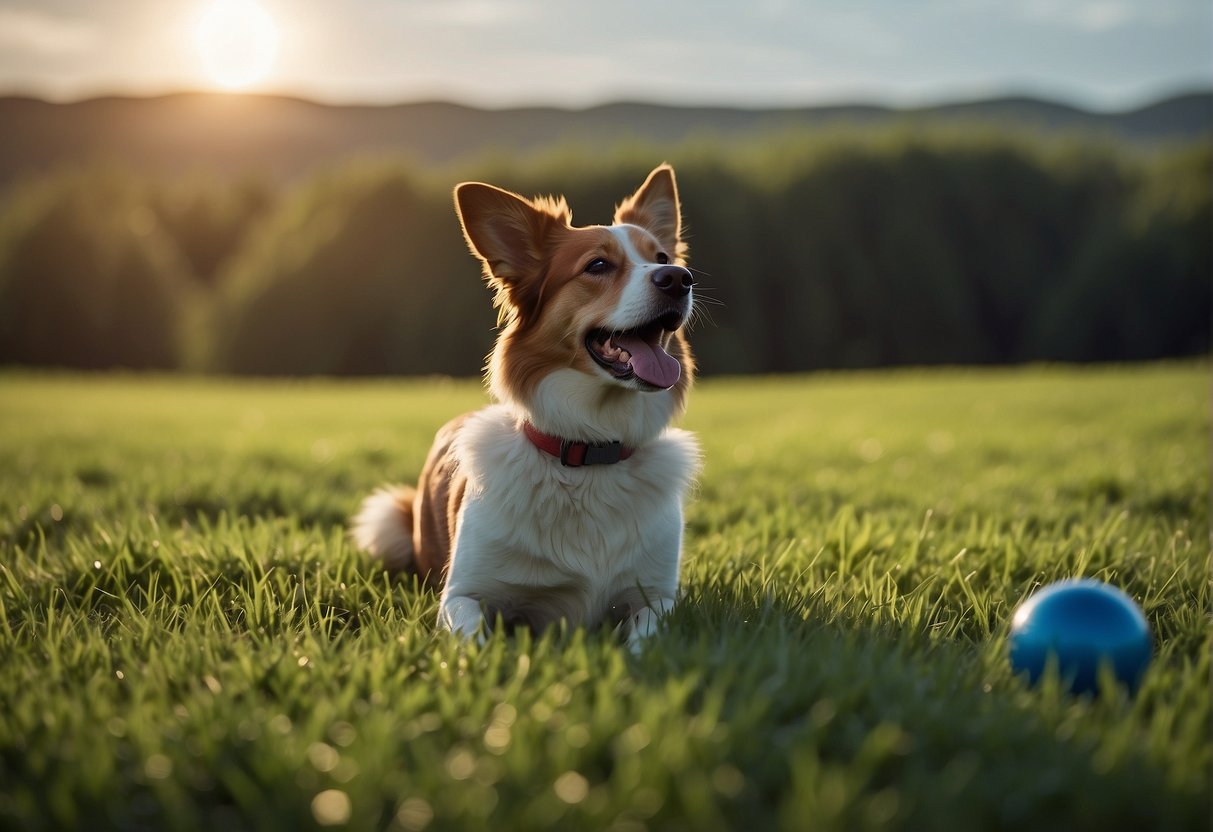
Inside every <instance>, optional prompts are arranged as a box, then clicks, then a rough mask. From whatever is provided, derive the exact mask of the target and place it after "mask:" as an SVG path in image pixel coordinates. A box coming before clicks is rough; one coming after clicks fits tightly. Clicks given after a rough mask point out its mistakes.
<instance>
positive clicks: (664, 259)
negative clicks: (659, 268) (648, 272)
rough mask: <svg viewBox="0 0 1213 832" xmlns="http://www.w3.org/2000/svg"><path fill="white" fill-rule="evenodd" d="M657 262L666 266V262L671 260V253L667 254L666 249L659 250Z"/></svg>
mask: <svg viewBox="0 0 1213 832" xmlns="http://www.w3.org/2000/svg"><path fill="white" fill-rule="evenodd" d="M657 262H658V263H660V264H661V265H663V266H664V265H665V264H666V263H668V262H670V255H668V254H666V253H665V252H664V251H659V252H657Z"/></svg>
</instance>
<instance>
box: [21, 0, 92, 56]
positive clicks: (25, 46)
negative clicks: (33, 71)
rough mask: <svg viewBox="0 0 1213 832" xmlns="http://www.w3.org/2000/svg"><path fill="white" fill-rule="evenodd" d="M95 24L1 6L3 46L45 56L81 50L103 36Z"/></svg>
mask: <svg viewBox="0 0 1213 832" xmlns="http://www.w3.org/2000/svg"><path fill="white" fill-rule="evenodd" d="M100 34H101V33H100V29H99V28H98V27H97V25H96V24H94V23H91V22H89V21H86V20H80V19H78V18H67V17H57V16H55V15H50V14H46V13H45V12H39V11H34V10H32V9H0V49H3V50H6V51H13V52H24V53H27V54H34V55H42V56H60V55H68V54H71V53H75V52H82V51H84V50H86V49H88V48H90V47H91V46H93V45H95V44H96V43H97V42H98V41H99V39H100Z"/></svg>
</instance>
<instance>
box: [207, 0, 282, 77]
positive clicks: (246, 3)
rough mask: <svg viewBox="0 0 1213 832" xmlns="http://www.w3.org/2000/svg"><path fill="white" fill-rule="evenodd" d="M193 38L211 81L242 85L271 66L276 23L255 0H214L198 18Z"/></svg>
mask: <svg viewBox="0 0 1213 832" xmlns="http://www.w3.org/2000/svg"><path fill="white" fill-rule="evenodd" d="M194 42H195V44H196V45H197V47H198V55H199V57H201V58H202V65H203V68H204V69H205V71H206V75H207V78H209V79H210V80H211V82H212V83H214V84H216V85H217V86H220V87H223V88H224V89H229V90H239V89H244V88H246V87H250V86H252V85H253V84H256V83H258V82H259V81H264V80H265V79H266V77H268V76H269V74H270V70H272V69H273V68H274V61H275V60H276V59H277V57H278V25H277V24H276V23H275V22H274V18H272V17H270V15H269V12H267V11H266V10H265V9H263V8H262V7H261V6H260V4H258V3H257V2H256V0H214V2H212V3H210V4H209V5H207V6H206V8H204V9H203V10H202V14H201V15H200V16H199V18H198V25H197V28H196V29H195V30H194Z"/></svg>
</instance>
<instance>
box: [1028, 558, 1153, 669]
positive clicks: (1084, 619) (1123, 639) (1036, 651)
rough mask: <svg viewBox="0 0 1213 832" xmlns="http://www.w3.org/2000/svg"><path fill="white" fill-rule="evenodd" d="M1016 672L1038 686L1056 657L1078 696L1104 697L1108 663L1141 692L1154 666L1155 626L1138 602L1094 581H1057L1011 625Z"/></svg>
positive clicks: (1058, 666)
mask: <svg viewBox="0 0 1213 832" xmlns="http://www.w3.org/2000/svg"><path fill="white" fill-rule="evenodd" d="M1010 642H1011V666H1012V667H1013V668H1014V669H1015V671H1016V672H1017V673H1023V672H1026V673H1027V674H1028V680H1029V681H1030V682H1032V683H1033V684H1035V683H1036V682H1037V681H1038V680H1039V679H1040V677H1041V676H1042V675H1043V674H1044V671H1045V667H1046V666H1048V664H1049V660H1050V658H1051V657H1056V662H1057V669H1058V672H1059V676H1060V678H1061V680H1062V681H1063V683H1065V684H1067V685H1068V686H1069V689H1070V690H1071V691H1072V692H1074V693H1098V692H1099V668H1100V667H1101V665H1103V664H1104V663H1107V665H1108V666H1109V667H1110V668H1111V669H1112V672H1113V674H1114V675H1115V677H1116V679H1117V680H1119V681H1120V682H1121V683H1122V684H1124V685H1125V686H1127V687H1128V689H1129V691H1130V692H1133V691H1136V690H1137V685H1138V684H1139V683H1140V682H1141V677H1142V674H1144V673H1145V670H1146V666H1147V665H1148V664H1149V663H1150V625H1149V624H1147V623H1146V617H1145V616H1144V615H1142V612H1141V609H1140V608H1139V607H1138V606H1137V604H1135V603H1133V599H1132V598H1130V597H1129V596H1128V595H1126V594H1125V593H1124V592H1122V591H1121V590H1119V589H1117V588H1116V587H1114V586H1109V585H1108V584H1105V583H1103V582H1101V581H1096V580H1093V579H1090V578H1084V579H1082V580H1070V581H1058V582H1057V583H1055V584H1051V585H1049V586H1047V587H1045V588H1044V589H1042V590H1040V591H1039V592H1037V593H1035V594H1034V595H1032V596H1031V597H1030V598H1028V600H1026V601H1024V602H1023V604H1021V605H1020V607H1019V609H1017V610H1016V611H1015V617H1014V619H1013V620H1012V622H1011V636H1010Z"/></svg>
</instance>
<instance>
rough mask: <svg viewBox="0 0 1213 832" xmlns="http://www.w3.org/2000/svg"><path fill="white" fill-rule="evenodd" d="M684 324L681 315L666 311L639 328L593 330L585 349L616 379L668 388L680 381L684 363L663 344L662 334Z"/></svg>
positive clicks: (661, 388)
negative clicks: (635, 380) (667, 350)
mask: <svg viewBox="0 0 1213 832" xmlns="http://www.w3.org/2000/svg"><path fill="white" fill-rule="evenodd" d="M681 325H682V316H681V315H679V314H678V313H677V312H667V313H666V314H664V315H662V316H661V317H659V318H655V319H653V320H652V321H650V322H649V323H647V324H645V325H644V326H641V327H637V328H636V329H628V330H622V331H620V330H610V329H592V330H590V331H589V332H588V333H587V334H586V336H585V348H586V350H587V351H588V352H589V353H590V356H591V357H592V358H593V359H594V360H595V361H597V362H598V364H599V365H600V366H601V367H603V368H604V369H606V371H607V372H609V373H610V374H611V375H613V376H614V377H615V378H617V379H620V380H627V379H631V378H635V379H639V380H640V381H641V382H643V383H644V384H646V385H649V386H651V387H655V388H658V389H660V390H666V389H669V388H670V387H673V386H674V385H675V384H677V383H678V379H679V378H680V377H681V376H682V365H680V364H679V363H678V359H677V358H675V357H674V356H672V355H670V354H669V353H668V352H666V351H665V348H664V347H662V345H661V336H662V335H663V334H665V333H666V332H671V331H673V330H675V329H678V327H679V326H681Z"/></svg>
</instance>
